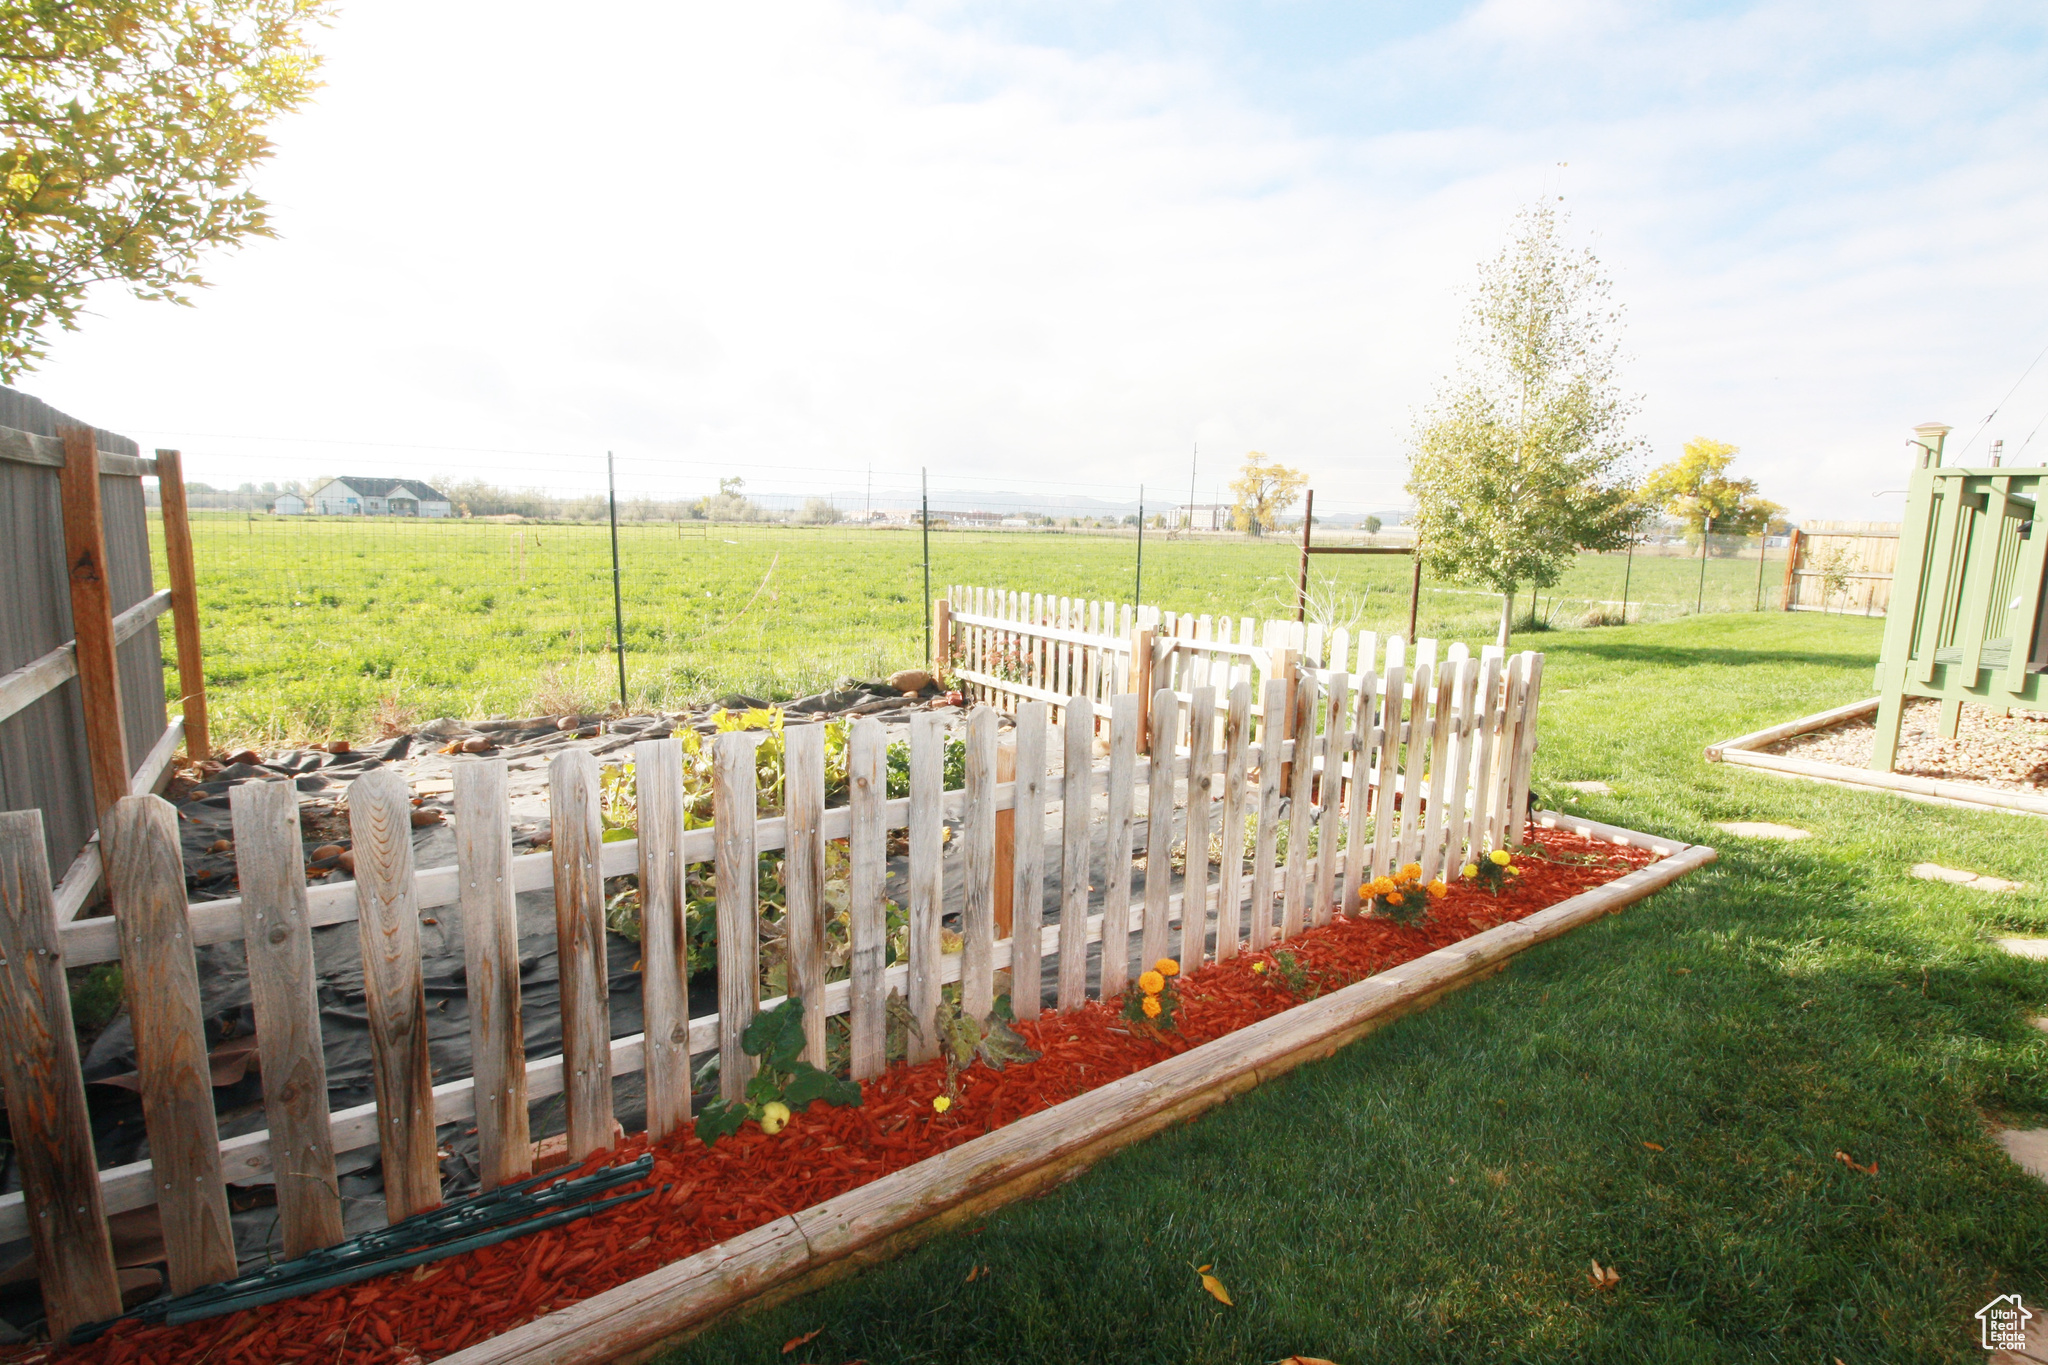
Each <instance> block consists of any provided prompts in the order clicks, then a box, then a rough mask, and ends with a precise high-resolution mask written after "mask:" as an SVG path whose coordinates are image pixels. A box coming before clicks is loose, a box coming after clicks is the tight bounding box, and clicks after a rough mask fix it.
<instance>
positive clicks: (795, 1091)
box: [782, 1062, 861, 1110]
mask: <svg viewBox="0 0 2048 1365" xmlns="http://www.w3.org/2000/svg"><path fill="white" fill-rule="evenodd" d="M814 1100H823V1101H825V1102H826V1103H827V1104H851V1105H857V1104H859V1103H860V1100H861V1095H860V1087H859V1086H858V1085H856V1084H854V1083H853V1082H852V1081H848V1080H842V1079H840V1078H839V1077H837V1076H834V1075H832V1074H831V1073H830V1072H827V1071H820V1070H818V1068H816V1067H814V1066H812V1065H810V1064H809V1063H808V1062H798V1063H797V1069H796V1071H795V1073H794V1074H793V1075H792V1076H791V1077H790V1081H789V1085H788V1088H786V1089H785V1090H784V1091H783V1092H782V1102H783V1103H784V1104H786V1105H788V1106H789V1107H790V1108H791V1109H795V1110H801V1109H803V1108H804V1107H805V1106H806V1105H808V1104H810V1103H811V1102H812V1101H814Z"/></svg>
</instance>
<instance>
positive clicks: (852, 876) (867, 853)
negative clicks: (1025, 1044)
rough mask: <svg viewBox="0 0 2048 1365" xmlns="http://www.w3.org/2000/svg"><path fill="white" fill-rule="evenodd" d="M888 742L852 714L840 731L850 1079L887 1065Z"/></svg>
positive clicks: (876, 727)
mask: <svg viewBox="0 0 2048 1365" xmlns="http://www.w3.org/2000/svg"><path fill="white" fill-rule="evenodd" d="M887 749H888V740H887V738H886V736H885V735H884V734H883V732H882V723H881V722H880V721H878V720H876V719H875V718H874V717H873V716H855V717H854V718H853V722H852V724H851V725H849V726H848V727H847V732H846V776H847V786H848V788H849V793H848V800H849V801H850V803H851V805H852V812H851V814H852V819H853V824H852V832H851V833H850V834H849V835H848V836H847V855H848V859H849V863H850V867H849V870H848V875H847V897H848V908H847V937H848V940H849V942H850V945H851V949H852V956H851V958H850V961H849V964H848V971H849V989H850V992H851V998H850V1000H849V1001H848V1007H847V1025H848V1028H849V1029H850V1031H851V1036H850V1045H851V1061H852V1074H853V1079H855V1080H857V1081H862V1080H866V1079H868V1078H869V1077H870V1076H879V1075H881V1074H882V1068H883V1067H884V1066H885V1065H887V1062H888V1046H887V1044H888V1014H887V1004H888V1000H887V997H886V995H885V994H884V993H883V990H882V968H883V966H884V964H885V963H886V962H887V960H888V951H889V940H888V924H887V920H886V918H885V912H884V910H883V907H882V888H883V886H884V884H885V880H886V878H887V877H888V873H889V841H888V829H887V827H886V826H885V825H884V824H883V817H882V807H883V805H884V803H885V801H886V800H887V797H888V794H889V786H888V783H889V778H888V772H887V762H888V757H887Z"/></svg>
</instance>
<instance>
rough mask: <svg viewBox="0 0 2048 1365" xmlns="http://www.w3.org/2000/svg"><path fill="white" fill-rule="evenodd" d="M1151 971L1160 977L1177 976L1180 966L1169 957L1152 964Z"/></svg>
mask: <svg viewBox="0 0 2048 1365" xmlns="http://www.w3.org/2000/svg"><path fill="white" fill-rule="evenodd" d="M1152 970H1153V971H1155V972H1157V973H1159V974H1160V975H1161V976H1179V975H1180V964H1179V963H1178V962H1175V961H1174V960H1173V959H1172V958H1170V957H1162V958H1160V959H1159V960H1158V961H1157V962H1155V963H1153V964H1152Z"/></svg>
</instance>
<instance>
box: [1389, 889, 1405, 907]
mask: <svg viewBox="0 0 2048 1365" xmlns="http://www.w3.org/2000/svg"><path fill="white" fill-rule="evenodd" d="M1387 904H1388V905H1402V904H1405V902H1404V901H1403V900H1402V897H1401V893H1400V892H1398V891H1389V892H1388V893H1387Z"/></svg>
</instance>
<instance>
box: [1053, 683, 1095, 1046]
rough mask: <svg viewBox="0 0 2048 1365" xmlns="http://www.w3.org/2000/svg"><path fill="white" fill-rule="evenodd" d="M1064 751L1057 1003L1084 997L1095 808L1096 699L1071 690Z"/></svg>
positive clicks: (1068, 1004) (1080, 1001) (1065, 1005)
mask: <svg viewBox="0 0 2048 1365" xmlns="http://www.w3.org/2000/svg"><path fill="white" fill-rule="evenodd" d="M1066 709H1067V715H1066V729H1065V731H1064V734H1065V737H1066V745H1065V749H1066V753H1065V754H1064V756H1063V758H1062V761H1061V765H1060V773H1061V782H1060V936H1059V954H1060V964H1059V1007H1060V1009H1061V1011H1062V1012H1064V1011H1067V1010H1075V1009H1079V1008H1080V1007H1081V1006H1082V1005H1084V1004H1086V1003H1087V1001H1088V890H1089V886H1088V882H1089V878H1088V826H1089V824H1090V820H1089V817H1090V816H1091V815H1093V814H1094V810H1093V808H1092V803H1091V799H1090V793H1089V788H1090V787H1091V786H1092V785H1093V784H1092V782H1091V781H1090V778H1091V776H1092V773H1093V768H1094V760H1095V705H1094V703H1093V702H1091V701H1089V700H1088V698H1087V697H1086V696H1085V695H1083V694H1081V693H1078V692H1077V693H1075V694H1074V695H1073V696H1071V697H1069V698H1068V699H1067V708H1066Z"/></svg>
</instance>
